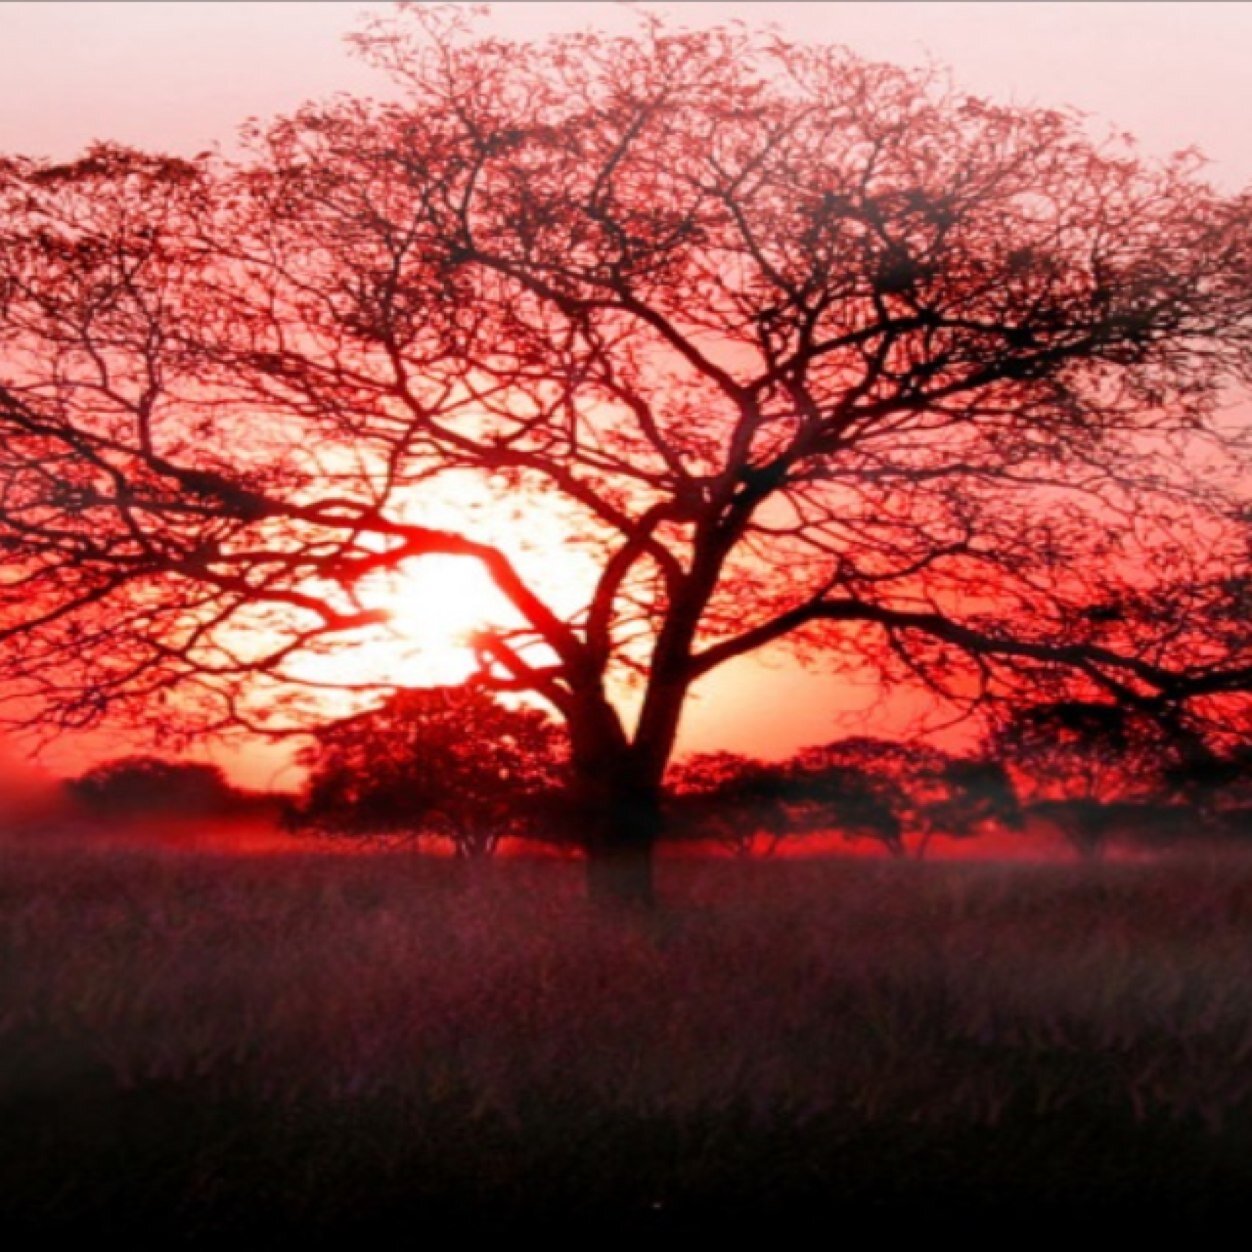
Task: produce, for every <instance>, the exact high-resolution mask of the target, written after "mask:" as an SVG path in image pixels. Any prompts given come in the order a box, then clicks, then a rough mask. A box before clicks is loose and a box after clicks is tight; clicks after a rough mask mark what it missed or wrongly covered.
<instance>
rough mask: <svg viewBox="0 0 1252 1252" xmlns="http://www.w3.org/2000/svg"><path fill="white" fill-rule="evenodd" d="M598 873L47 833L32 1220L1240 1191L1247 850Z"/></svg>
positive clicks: (1219, 1199)
mask: <svg viewBox="0 0 1252 1252" xmlns="http://www.w3.org/2000/svg"><path fill="white" fill-rule="evenodd" d="M661 882H662V889H663V892H664V894H665V897H666V900H667V907H666V910H665V912H664V914H663V915H662V916H661V917H660V918H658V919H656V920H654V921H651V922H643V921H639V920H629V919H619V920H617V921H612V920H609V919H605V918H602V917H597V916H594V915H592V914H591V913H590V912H589V911H588V909H587V908H586V906H585V905H584V903H583V901H582V884H581V874H580V867H579V866H578V865H577V864H572V863H564V862H561V861H546V862H527V861H524V860H513V861H508V862H500V863H495V864H488V865H477V866H475V865H465V864H462V863H458V862H455V861H451V860H436V859H418V858H412V857H406V856H402V855H390V856H389V855H384V854H377V855H369V856H360V855H357V856H353V855H332V854H324V855H319V854H315V853H307V854H293V855H286V856H251V857H238V856H229V855H221V854H217V855H215V854H209V853H204V852H193V853H188V854H178V853H174V852H170V851H155V850H154V851H143V850H136V849H131V850H125V849H119V848H104V847H100V848H92V847H73V846H60V847H55V846H47V847H41V846H39V845H37V844H32V843H31V842H29V841H27V842H25V843H22V844H18V843H10V844H7V845H5V847H4V849H3V872H2V875H0V899H2V902H3V920H2V921H0V961H2V962H3V965H2V969H0V974H2V983H0V997H2V998H0V1128H2V1129H0V1195H2V1196H3V1200H2V1201H0V1203H2V1204H3V1207H4V1209H5V1210H6V1211H5V1212H4V1214H3V1217H4V1222H5V1229H6V1230H8V1231H10V1232H12V1231H19V1232H24V1233H25V1234H26V1235H27V1236H29V1237H34V1236H39V1237H44V1236H46V1235H48V1234H50V1233H53V1232H56V1231H63V1232H65V1233H78V1234H81V1233H90V1234H91V1235H92V1236H93V1237H94V1236H99V1235H101V1234H102V1233H103V1232H105V1231H111V1232H113V1233H115V1234H117V1235H119V1236H123V1237H125V1236H129V1237H131V1238H132V1239H138V1238H140V1237H143V1238H151V1237H156V1236H162V1237H167V1238H172V1239H174V1240H175V1241H177V1242H181V1243H200V1244H204V1245H208V1244H213V1243H216V1242H219V1241H221V1240H222V1239H224V1238H227V1237H231V1236H234V1235H239V1234H243V1233H247V1234H250V1235H257V1234H261V1235H267V1234H268V1235H272V1236H274V1237H279V1236H284V1237H285V1236H293V1237H295V1236H298V1237H299V1238H300V1239H301V1241H302V1242H305V1243H317V1242H319V1241H321V1240H325V1241H326V1242H327V1243H330V1242H335V1241H337V1240H339V1239H342V1238H343V1237H344V1236H345V1235H348V1234H352V1235H360V1234H368V1233H371V1232H377V1231H382V1230H383V1229H384V1228H385V1229H388V1230H393V1229H395V1228H396V1227H397V1225H398V1226H399V1228H400V1229H401V1230H405V1231H408V1232H409V1233H410V1234H411V1235H412V1241H414V1242H419V1241H422V1240H420V1239H419V1236H420V1235H421V1233H422V1232H423V1231H429V1230H430V1229H431V1228H432V1227H431V1226H430V1223H432V1222H437V1223H439V1224H440V1227H441V1228H445V1229H446V1227H447V1225H448V1224H449V1223H450V1224H452V1225H454V1226H455V1227H456V1228H457V1229H460V1230H463V1231H467V1232H468V1231H475V1230H484V1229H486V1230H491V1229H496V1230H513V1229H520V1228H522V1227H538V1228H550V1229H554V1230H556V1229H560V1230H569V1231H585V1232H589V1233H593V1232H597V1231H603V1230H606V1229H612V1230H614V1231H620V1230H637V1231H639V1232H644V1233H646V1232H648V1231H656V1232H662V1231H695V1232H706V1233H711V1232H714V1231H721V1230H732V1229H733V1230H746V1229H751V1228H753V1227H757V1228H760V1229H762V1230H769V1231H772V1232H777V1231H779V1230H782V1229H784V1228H788V1227H789V1226H790V1225H791V1224H792V1223H795V1224H796V1225H797V1226H798V1224H799V1223H800V1221H801V1220H802V1219H804V1218H812V1217H814V1216H817V1217H819V1218H821V1219H823V1220H825V1221H828V1222H834V1223H836V1228H837V1227H838V1224H839V1223H842V1222H845V1221H846V1220H848V1219H849V1217H850V1216H858V1217H865V1216H867V1215H868V1216H870V1217H872V1218H873V1219H874V1220H875V1221H876V1222H877V1223H878V1226H879V1228H881V1229H886V1228H889V1227H898V1228H901V1229H905V1228H907V1229H914V1228H916V1229H917V1230H919V1231H920V1230H924V1229H925V1228H926V1226H927V1224H928V1223H930V1222H933V1221H937V1220H943V1221H946V1222H947V1223H948V1224H949V1226H950V1227H955V1226H960V1225H963V1224H964V1225H968V1226H970V1228H971V1229H972V1228H981V1229H984V1230H988V1229H991V1228H992V1227H991V1226H990V1225H988V1223H995V1222H997V1221H1002V1220H1008V1219H1010V1218H1011V1219H1013V1220H1022V1219H1027V1220H1030V1221H1031V1222H1033V1223H1036V1224H1040V1223H1048V1222H1056V1223H1058V1228H1060V1226H1062V1225H1063V1224H1064V1223H1065V1222H1068V1221H1072V1220H1073V1219H1075V1218H1083V1219H1089V1218H1091V1217H1093V1216H1095V1215H1101V1216H1104V1217H1107V1218H1110V1219H1112V1220H1116V1221H1120V1222H1122V1223H1123V1225H1124V1226H1126V1225H1127V1224H1130V1225H1134V1224H1136V1223H1138V1224H1140V1225H1142V1226H1143V1228H1145V1229H1148V1228H1158V1227H1160V1226H1161V1225H1162V1224H1166V1223H1173V1224H1174V1225H1175V1226H1177V1227H1178V1228H1180V1229H1187V1230H1198V1229H1203V1228H1207V1227H1208V1226H1209V1225H1210V1224H1212V1223H1215V1222H1216V1221H1217V1219H1218V1217H1220V1216H1223V1215H1227V1214H1229V1213H1230V1212H1231V1211H1232V1210H1235V1211H1243V1210H1244V1209H1246V1208H1252V1204H1249V1203H1248V1201H1247V1199H1246V1198H1245V1197H1248V1196H1252V976H1250V974H1249V953H1250V952H1252V859H1241V858H1232V857H1229V856H1227V857H1222V858H1218V857H1207V858H1206V857H1199V856H1197V857H1195V858H1193V859H1185V858H1180V857H1175V858H1171V859H1169V860H1161V861H1158V862H1146V861H1141V862H1134V863H1111V864H1104V865H1084V866H1077V865H1070V864H1033V865H1032V864H999V863H978V862H974V861H965V862H948V863H934V864H913V863H898V862H887V861H876V860H869V859H849V860H836V859H831V860H826V861H780V862H749V863H742V862H734V861H725V860H724V861H716V860H708V861H699V860H683V861H674V862H670V863H667V864H665V865H664V866H663V873H662V879H661Z"/></svg>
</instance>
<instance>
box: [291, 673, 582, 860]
mask: <svg viewBox="0 0 1252 1252" xmlns="http://www.w3.org/2000/svg"><path fill="white" fill-rule="evenodd" d="M301 760H302V763H303V764H304V765H306V766H308V768H309V776H308V781H307V784H306V786H305V789H304V794H303V796H302V798H301V800H300V802H299V804H298V805H297V807H296V809H295V812H294V814H293V819H292V820H293V823H294V824H295V825H297V826H303V827H309V828H314V829H318V830H322V831H327V832H334V833H339V834H356V835H361V834H368V835H387V836H393V837H394V836H400V837H403V838H416V837H417V836H419V835H432V834H433V835H439V836H442V837H444V838H446V839H448V840H450V841H451V843H452V845H453V847H454V848H455V849H456V852H457V854H458V855H460V856H465V857H482V856H489V855H490V854H491V853H492V852H494V851H495V849H496V847H497V846H498V844H499V842H500V840H501V839H502V838H503V837H504V836H506V835H531V836H538V837H551V831H550V830H547V829H545V827H551V826H552V825H553V824H554V819H555V812H554V808H555V806H554V805H553V797H554V796H556V795H558V794H559V793H560V791H561V789H562V786H563V784H564V782H565V773H566V769H567V763H568V752H567V750H566V747H565V740H564V736H563V735H562V733H561V731H560V728H559V727H557V726H556V725H555V724H554V723H553V722H552V721H551V719H550V718H549V717H548V716H547V715H546V714H544V713H543V712H541V711H539V710H537V709H515V708H507V707H505V706H504V705H502V704H501V703H500V702H499V701H498V700H496V699H495V698H493V697H492V696H491V695H489V694H487V693H485V692H481V691H476V690H474V689H472V688H465V687H454V688H446V687H445V688H423V689H421V690H416V691H403V692H398V693H396V694H395V695H393V696H391V697H390V698H389V699H387V700H386V701H385V702H384V703H383V704H382V705H380V706H379V707H378V708H376V709H370V710H368V711H367V712H364V713H359V714H357V715H355V716H353V717H348V718H344V719H342V720H340V721H336V722H331V723H329V724H328V725H326V726H322V727H320V728H319V729H318V730H317V731H316V732H315V734H314V736H313V743H312V744H311V745H310V746H309V747H308V748H307V749H305V750H304V751H303V753H302V755H301Z"/></svg>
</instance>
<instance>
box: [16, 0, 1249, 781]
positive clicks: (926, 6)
mask: <svg viewBox="0 0 1252 1252" xmlns="http://www.w3.org/2000/svg"><path fill="white" fill-rule="evenodd" d="M389 8H390V5H387V4H378V3H373V4H354V3H331V4H327V3H281V4H279V3H256V2H248V3H223V2H215V3H54V4H47V3H27V2H23V0H8V2H7V3H3V4H0V70H2V72H0V151H10V152H11V151H18V152H26V153H31V154H39V155H45V156H48V157H52V158H55V159H65V158H68V157H70V156H72V155H73V154H74V153H75V152H76V151H77V150H78V149H79V148H81V146H82V145H83V144H85V143H86V142H88V141H89V140H90V139H92V138H97V137H98V138H108V139H114V140H119V141H122V142H127V143H132V144H135V145H138V146H142V147H150V148H163V149H166V150H171V151H175V152H180V153H184V154H191V153H195V152H197V151H200V150H202V149H204V148H207V147H210V146H212V145H213V144H214V143H215V142H223V143H229V141H230V138H231V135H232V133H233V130H234V127H235V126H236V125H237V124H238V123H239V122H241V121H242V120H243V119H244V118H246V117H248V116H250V115H256V116H261V117H265V116H269V115H272V114H274V113H277V112H282V111H284V110H286V109H289V108H291V107H293V106H295V105H296V104H298V103H299V102H300V101H301V100H303V99H305V98H308V97H310V96H324V95H327V94H330V93H332V92H335V91H340V90H347V91H369V90H372V89H382V88H383V86H384V84H383V83H382V82H381V81H380V80H379V79H378V78H377V77H376V76H375V75H374V74H373V73H372V72H371V71H369V70H367V69H366V68H365V67H363V66H362V65H360V64H358V63H357V62H355V61H354V60H353V59H352V58H351V57H350V56H349V55H348V54H347V51H346V49H345V48H344V47H343V46H342V44H341V42H340V40H341V37H342V35H343V34H344V33H345V32H346V31H349V30H351V29H353V28H354V26H355V25H356V24H357V22H358V21H359V19H360V18H361V17H362V16H363V15H366V14H368V13H370V12H385V11H387V10H388V9H389ZM632 9H651V10H653V11H658V12H661V13H664V14H666V15H668V16H670V17H673V18H676V19H677V20H679V21H680V22H686V23H689V24H692V25H697V24H704V23H709V22H714V21H719V20H724V19H726V18H741V19H743V20H745V21H749V22H753V23H759V22H774V23H776V24H777V25H778V26H779V27H781V28H782V29H783V30H784V31H785V33H787V34H788V35H791V36H798V37H802V38H813V39H816V40H822V41H827V42H842V43H846V44H848V45H849V46H850V47H852V48H853V49H855V50H856V51H858V52H861V53H862V54H865V55H868V56H872V57H878V58H881V59H885V60H891V61H896V62H901V63H914V64H915V63H919V62H921V61H924V60H926V59H928V58H929V59H932V60H934V61H937V62H940V63H943V64H946V65H948V66H950V67H951V69H952V72H953V77H954V79H955V81H956V82H957V83H958V84H960V85H961V86H963V87H966V88H968V89H970V90H971V91H975V92H979V93H981V94H987V95H991V96H993V97H998V98H1000V99H1003V100H1010V101H1013V102H1015V103H1018V104H1038V105H1072V106H1075V107H1078V108H1080V109H1082V110H1083V111H1085V112H1088V113H1090V114H1092V115H1093V124H1098V125H1100V126H1106V125H1107V126H1116V127H1117V128H1118V129H1124V130H1126V131H1129V132H1131V133H1132V134H1135V135H1137V136H1138V137H1139V139H1140V141H1141V143H1142V145H1143V147H1144V149H1145V150H1146V151H1147V152H1148V153H1150V154H1159V155H1164V154H1167V153H1169V152H1171V151H1173V150H1176V149H1178V148H1180V147H1184V146H1188V145H1191V144H1195V145H1197V146H1199V147H1200V148H1201V150H1203V151H1204V152H1205V153H1207V155H1208V156H1209V157H1210V158H1211V160H1212V162H1213V164H1212V165H1211V167H1210V170H1209V174H1210V177H1211V178H1213V180H1214V181H1215V182H1217V183H1219V184H1220V185H1221V186H1223V187H1225V188H1227V189H1233V188H1236V187H1240V186H1243V185H1247V184H1249V183H1252V144H1250V143H1249V142H1248V139H1247V92H1248V86H1247V51H1248V48H1249V47H1252V5H1249V4H1230V3H1188V4H1184V3H1118V4H1109V3H996V4H992V3H965V2H963V3H891V4H885V3H854V2H843V3H769V4H759V3H737V4H736V3H725V4H692V3H687V4H682V3H668V4H646V5H645V4H626V3H577V4H570V3H561V4H545V3H506V4H499V5H497V6H496V7H495V10H494V15H493V21H494V22H495V23H496V24H497V26H498V27H499V28H500V29H502V30H503V31H504V32H506V33H509V34H515V35H522V36H526V35H538V34H542V33H544V32H546V31H552V30H557V29H568V28H571V27H578V26H587V25H595V26H600V27H612V28H617V29H629V28H630V26H631V25H632V24H633V22H634V16H633V15H632V13H631V10H632ZM1097 119H1098V122H1097ZM872 696H873V693H872V692H871V691H864V692H861V693H859V696H855V695H854V700H856V699H859V700H860V701H861V702H862V703H865V702H868V701H869V700H870V699H871V698H872ZM848 702H849V698H848V696H847V693H840V692H838V691H836V690H835V689H834V688H833V687H832V686H831V684H829V683H815V682H814V681H813V680H812V679H811V678H808V677H806V676H804V675H801V674H800V673H798V672H796V671H794V670H793V669H789V668H786V667H783V668H777V669H774V670H769V671H766V670H763V669H761V668H760V667H758V666H755V665H749V666H744V667H741V668H740V669H739V670H738V671H737V672H736V673H734V674H733V675H728V676H727V677H726V678H724V679H723V680H721V681H719V682H718V683H717V685H716V689H713V687H712V685H710V689H709V690H708V691H707V692H706V693H705V694H704V695H703V697H702V698H701V699H699V700H697V701H696V703H695V704H694V705H693V707H692V710H691V713H690V715H689V717H688V720H687V722H686V725H685V736H684V739H685V743H686V744H687V746H694V747H698V748H710V747H728V748H735V749H740V750H745V749H746V750H762V749H763V748H764V749H765V750H772V751H774V752H779V751H785V750H789V749H790V748H792V747H794V746H797V745H799V744H802V743H811V742H815V741H820V740H822V739H829V738H832V737H834V736H835V734H837V733H847V728H846V727H845V728H842V729H840V728H835V727H833V726H832V722H831V710H832V709H833V708H834V707H837V706H838V705H846V704H847V703H848ZM266 759H267V761H271V762H272V760H273V758H271V757H267V758H266ZM270 768H272V765H258V766H257V767H256V768H255V769H252V770H250V771H248V772H249V774H250V775H251V776H252V778H251V780H252V781H264V777H265V775H266V773H267V772H268V770H269V769H270Z"/></svg>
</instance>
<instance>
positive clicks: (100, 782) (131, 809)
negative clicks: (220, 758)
mask: <svg viewBox="0 0 1252 1252" xmlns="http://www.w3.org/2000/svg"><path fill="white" fill-rule="evenodd" d="M66 790H67V791H68V792H69V794H70V795H71V796H72V797H73V798H74V799H75V800H76V801H77V802H78V803H79V804H81V805H83V806H84V807H85V808H86V809H88V810H90V811H91V812H93V813H98V814H100V815H101V816H109V817H140V816H144V815H162V816H173V815H177V816H183V817H196V816H207V815H211V814H221V813H226V812H228V811H230V810H231V809H233V808H236V807H238V806H239V805H240V803H241V801H242V796H241V795H240V793H239V792H237V791H236V790H235V789H234V788H233V787H232V786H231V785H230V783H228V782H227V780H226V776H225V775H224V774H223V773H222V771H221V770H220V769H219V768H218V767H217V766H216V765H207V764H203V763H200V762H196V761H171V760H166V759H164V758H161V757H154V756H127V757H122V758H120V759H117V760H112V761H105V762H103V763H102V764H100V765H97V766H95V767H93V768H92V769H89V770H88V771H87V772H86V773H85V774H82V775H81V776H80V777H78V778H75V779H72V780H71V781H70V782H68V783H67V784H66Z"/></svg>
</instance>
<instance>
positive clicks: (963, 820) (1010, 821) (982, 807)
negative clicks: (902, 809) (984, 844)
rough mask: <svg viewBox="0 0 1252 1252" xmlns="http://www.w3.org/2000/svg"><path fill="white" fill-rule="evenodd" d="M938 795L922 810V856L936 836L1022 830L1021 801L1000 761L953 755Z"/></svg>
mask: <svg viewBox="0 0 1252 1252" xmlns="http://www.w3.org/2000/svg"><path fill="white" fill-rule="evenodd" d="M938 783H939V787H940V791H939V794H938V795H937V796H935V795H932V796H931V798H930V799H928V800H927V802H926V803H925V804H924V805H923V806H922V808H921V810H920V814H919V816H920V819H921V822H920V824H921V827H922V838H921V840H920V841H919V843H918V845H917V855H918V858H919V859H920V858H921V857H922V856H923V855H925V852H926V848H927V847H928V846H929V843H930V840H931V839H932V838H933V837H934V836H935V835H947V836H949V837H952V838H957V839H963V838H970V837H972V836H976V835H979V834H981V833H983V832H984V831H985V830H987V829H988V828H997V827H1000V828H1003V827H1008V828H1010V829H1019V828H1020V826H1021V823H1022V812H1021V804H1020V802H1019V800H1018V796H1017V789H1016V787H1014V785H1013V780H1012V778H1011V777H1010V776H1009V772H1008V770H1007V769H1005V767H1004V766H1003V765H1002V764H1001V763H1000V762H999V761H988V760H983V759H979V758H969V757H953V758H951V759H950V760H948V761H946V762H945V763H944V765H943V767H942V769H941V770H940V774H939V778H938Z"/></svg>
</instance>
